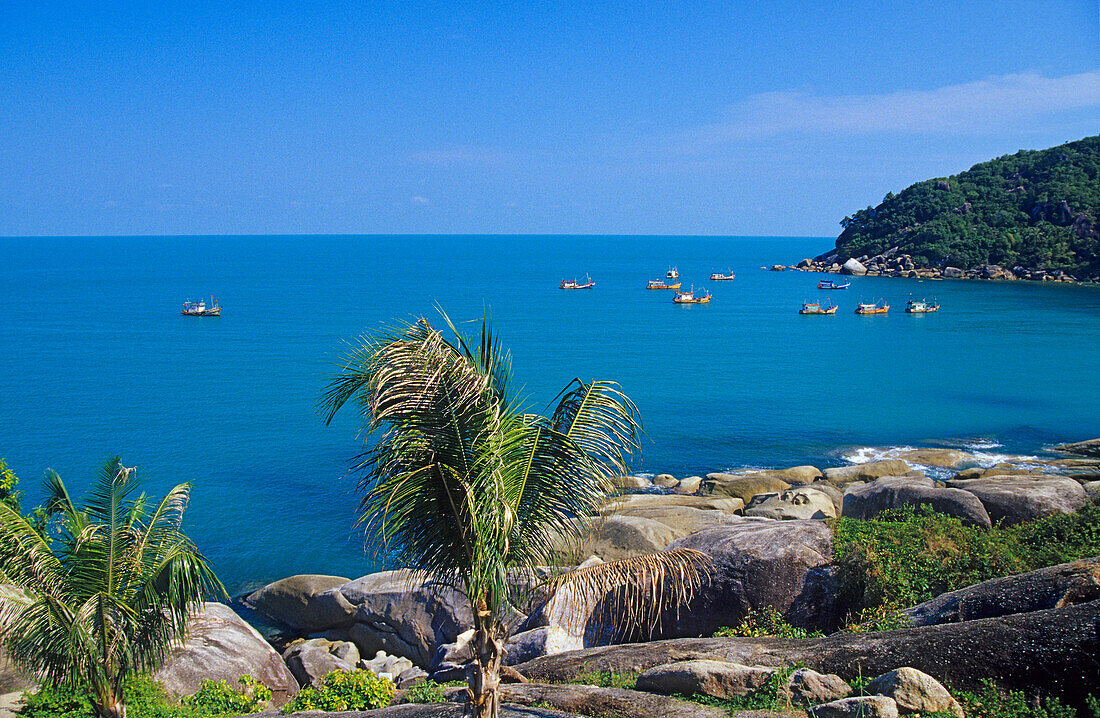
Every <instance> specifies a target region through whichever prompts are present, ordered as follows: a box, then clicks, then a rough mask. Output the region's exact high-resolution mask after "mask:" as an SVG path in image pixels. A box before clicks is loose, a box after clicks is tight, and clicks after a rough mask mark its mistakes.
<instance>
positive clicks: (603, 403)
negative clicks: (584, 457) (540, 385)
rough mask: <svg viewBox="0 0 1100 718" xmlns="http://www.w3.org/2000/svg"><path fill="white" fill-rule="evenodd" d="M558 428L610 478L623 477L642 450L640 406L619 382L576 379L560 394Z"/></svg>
mask: <svg viewBox="0 0 1100 718" xmlns="http://www.w3.org/2000/svg"><path fill="white" fill-rule="evenodd" d="M551 421H552V423H553V425H554V428H555V429H556V430H557V431H558V432H560V433H562V434H564V435H566V436H568V437H569V438H570V439H572V440H573V441H574V442H576V443H577V445H578V446H580V447H581V448H582V449H583V450H584V451H585V452H586V453H587V454H588V455H589V456H591V457H592V458H593V459H595V460H596V461H597V462H598V465H599V466H600V467H602V468H603V470H604V471H605V472H606V473H607V475H608V476H610V475H612V474H618V475H622V474H624V473H625V472H626V471H627V468H628V465H629V463H630V460H631V458H632V457H633V456H634V455H635V454H636V453H637V452H638V451H639V444H638V432H639V431H640V430H641V420H640V418H639V412H638V407H636V406H635V405H634V402H632V401H631V400H630V398H629V397H627V396H626V394H624V393H623V392H622V390H621V389H620V388H619V385H618V384H616V383H615V382H609V381H592V382H587V383H586V382H583V381H581V380H580V379H574V380H573V381H572V382H570V384H569V385H568V386H566V387H565V389H563V390H562V392H561V393H560V394H559V395H558V404H557V407H556V408H555V409H554V414H553V417H552V419H551Z"/></svg>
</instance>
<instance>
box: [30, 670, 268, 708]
mask: <svg viewBox="0 0 1100 718" xmlns="http://www.w3.org/2000/svg"><path fill="white" fill-rule="evenodd" d="M240 684H241V688H240V689H237V688H234V687H233V686H230V685H229V684H228V683H226V682H225V681H209V680H205V681H203V682H202V685H201V688H200V689H199V690H198V692H197V693H195V694H194V695H192V696H187V697H185V698H183V699H181V700H180V701H178V702H176V701H172V700H171V699H170V698H169V697H168V694H167V693H165V691H164V687H163V686H162V685H161V684H159V683H157V682H156V681H154V680H153V679H152V678H150V677H149V676H148V675H144V674H143V675H137V676H133V677H131V678H129V679H128V680H127V681H126V682H125V684H124V686H123V693H124V695H125V697H126V715H127V718H216V716H229V715H246V714H248V713H256V712H258V711H261V710H264V709H265V708H267V707H268V705H269V701H270V700H271V690H270V689H269V688H267V687H266V686H264V685H263V684H261V683H259V682H258V681H256V680H255V679H253V678H252V677H250V676H242V677H241V679H240ZM90 695H91V691H90V690H89V689H88V687H87V686H81V685H64V684H59V683H47V684H44V685H43V686H42V687H41V688H39V690H37V691H35V692H33V693H30V694H28V695H27V701H26V706H25V707H24V708H23V711H22V715H23V718H98V716H97V714H96V710H95V707H94V706H93V705H92V701H91V699H90V698H89V696H90Z"/></svg>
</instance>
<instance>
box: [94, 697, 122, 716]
mask: <svg viewBox="0 0 1100 718" xmlns="http://www.w3.org/2000/svg"><path fill="white" fill-rule="evenodd" d="M92 705H93V706H95V714H96V718H126V704H125V703H123V702H122V701H120V700H118V699H117V698H115V697H114V696H110V697H108V698H106V699H104V700H103V701H102V702H100V701H98V700H96V701H92Z"/></svg>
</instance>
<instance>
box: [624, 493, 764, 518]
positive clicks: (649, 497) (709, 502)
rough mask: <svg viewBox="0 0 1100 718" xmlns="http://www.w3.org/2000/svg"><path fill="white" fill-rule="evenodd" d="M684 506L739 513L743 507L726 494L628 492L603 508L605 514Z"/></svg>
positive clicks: (739, 501)
mask: <svg viewBox="0 0 1100 718" xmlns="http://www.w3.org/2000/svg"><path fill="white" fill-rule="evenodd" d="M670 506H685V507H688V508H692V509H702V510H707V511H724V512H726V513H730V514H737V513H740V512H741V510H742V509H744V508H745V502H744V501H742V500H741V499H737V498H730V497H728V496H674V495H669V494H628V495H626V496H620V497H618V498H616V499H615V500H614V501H611V502H610V503H608V505H607V508H606V509H605V510H604V512H605V513H607V514H630V513H632V512H633V511H634V510H635V509H643V508H645V509H649V508H665V507H670Z"/></svg>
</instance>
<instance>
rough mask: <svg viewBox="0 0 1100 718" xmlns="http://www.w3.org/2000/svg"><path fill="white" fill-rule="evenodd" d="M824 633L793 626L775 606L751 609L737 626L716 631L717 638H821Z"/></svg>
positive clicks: (724, 627)
mask: <svg viewBox="0 0 1100 718" xmlns="http://www.w3.org/2000/svg"><path fill="white" fill-rule="evenodd" d="M823 635H824V634H823V633H821V632H820V631H807V630H806V629H805V628H799V627H797V626H792V625H791V624H790V623H788V622H787V619H785V618H783V614H782V613H780V612H779V611H778V610H777V609H776V608H775V607H774V606H765V607H764V608H754V609H751V610H750V611H749V612H748V614H747V615H746V616H745V618H744V620H742V621H741V623H739V624H738V625H737V626H736V627H734V628H729V627H728V626H723V627H722V628H719V629H718V630H717V631H715V632H714V637H715V638H732V637H735V636H749V637H759V636H778V637H779V638H820V637H821V636H823Z"/></svg>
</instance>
